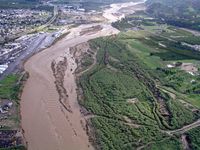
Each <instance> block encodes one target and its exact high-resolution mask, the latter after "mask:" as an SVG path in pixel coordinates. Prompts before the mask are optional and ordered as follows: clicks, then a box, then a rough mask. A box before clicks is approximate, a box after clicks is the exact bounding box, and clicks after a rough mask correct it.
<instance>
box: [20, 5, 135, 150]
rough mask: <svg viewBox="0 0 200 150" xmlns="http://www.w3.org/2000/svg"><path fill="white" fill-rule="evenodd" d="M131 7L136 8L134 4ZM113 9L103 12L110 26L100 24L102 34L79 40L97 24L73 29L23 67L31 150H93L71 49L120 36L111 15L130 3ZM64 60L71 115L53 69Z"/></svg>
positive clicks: (24, 112) (23, 105) (25, 124)
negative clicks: (82, 112) (113, 24)
mask: <svg viewBox="0 0 200 150" xmlns="http://www.w3.org/2000/svg"><path fill="white" fill-rule="evenodd" d="M129 4H130V5H133V3H129ZM113 6H114V7H115V5H111V8H109V9H110V10H109V9H106V10H105V12H104V17H105V18H107V19H108V22H107V23H100V24H99V25H101V26H102V27H103V29H102V30H100V31H97V32H96V33H93V34H89V35H88V34H86V35H82V36H80V35H79V33H80V32H81V30H82V29H84V28H88V27H92V26H94V24H88V25H81V26H79V27H76V28H73V29H71V30H70V34H68V35H67V36H66V37H65V38H63V39H61V40H60V41H58V42H57V43H56V44H55V45H53V46H51V47H49V48H47V49H45V50H43V51H41V52H39V53H37V54H36V55H34V56H32V57H31V58H29V60H28V61H27V62H26V63H25V64H24V68H25V70H26V71H27V72H29V75H30V76H29V78H28V80H27V82H26V84H25V86H24V89H23V92H22V96H21V109H20V110H21V116H22V128H23V130H24V136H25V139H26V141H27V143H28V150H66V149H69V150H79V149H81V150H87V149H94V148H93V147H92V145H91V143H90V142H89V138H88V135H87V134H86V131H85V130H84V128H83V126H84V125H85V119H84V117H83V116H82V114H81V113H80V106H79V104H78V101H77V93H76V89H77V86H76V80H75V76H74V70H75V69H76V67H77V66H76V63H75V59H74V57H73V55H72V54H71V53H70V52H69V48H70V47H73V46H75V45H77V44H80V43H83V42H87V41H88V40H90V39H94V38H97V37H101V36H108V35H112V34H117V33H119V31H118V30H117V29H115V28H113V27H112V26H111V25H110V23H111V22H112V21H116V18H115V16H113V17H112V15H113V14H115V13H117V11H118V10H119V9H120V8H123V7H127V6H129V5H128V3H126V4H121V5H118V4H117V9H116V7H115V8H114V7H113ZM113 8H114V9H113ZM122 15H123V14H122ZM113 18H115V19H113ZM118 19H120V18H118ZM63 57H66V58H67V69H66V71H65V76H64V83H63V85H64V88H65V90H66V92H67V95H68V101H69V105H70V107H71V110H72V112H69V111H67V110H65V109H64V108H63V106H62V105H61V103H60V102H59V94H58V92H57V89H56V86H55V83H54V81H55V78H54V75H53V72H52V67H51V64H52V62H53V61H59V60H61V59H62V58H63Z"/></svg>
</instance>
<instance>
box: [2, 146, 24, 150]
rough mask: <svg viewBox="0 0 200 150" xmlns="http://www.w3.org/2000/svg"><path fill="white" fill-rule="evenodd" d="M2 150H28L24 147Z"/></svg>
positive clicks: (3, 149) (4, 149)
mask: <svg viewBox="0 0 200 150" xmlns="http://www.w3.org/2000/svg"><path fill="white" fill-rule="evenodd" d="M0 150H26V148H25V147H24V146H17V147H13V148H0Z"/></svg>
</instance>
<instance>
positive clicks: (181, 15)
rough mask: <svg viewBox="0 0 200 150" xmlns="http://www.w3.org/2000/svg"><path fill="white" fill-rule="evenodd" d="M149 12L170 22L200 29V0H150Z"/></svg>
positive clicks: (148, 3) (161, 19) (148, 2)
mask: <svg viewBox="0 0 200 150" xmlns="http://www.w3.org/2000/svg"><path fill="white" fill-rule="evenodd" d="M146 4H147V13H149V14H150V15H151V16H153V17H156V18H158V19H159V20H160V21H164V22H166V23H168V24H171V25H175V26H179V27H185V28H190V29H195V30H200V26H199V24H200V15H199V13H200V1H199V0H148V1H147V2H146Z"/></svg>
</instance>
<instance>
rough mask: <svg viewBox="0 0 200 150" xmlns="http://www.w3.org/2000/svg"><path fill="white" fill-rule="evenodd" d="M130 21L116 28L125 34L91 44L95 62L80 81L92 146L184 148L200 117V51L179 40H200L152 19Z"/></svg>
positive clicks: (123, 21)
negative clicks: (138, 22) (90, 130)
mask: <svg viewBox="0 0 200 150" xmlns="http://www.w3.org/2000/svg"><path fill="white" fill-rule="evenodd" d="M140 15H141V14H140ZM142 15H143V14H142ZM126 19H127V18H125V19H124V20H122V23H119V24H117V23H116V24H113V26H115V27H117V26H118V29H123V31H125V32H121V33H120V34H119V35H115V36H110V37H105V38H98V39H95V40H92V41H90V47H91V49H93V50H94V51H97V56H96V59H97V63H96V65H94V66H93V67H92V69H90V70H89V71H87V72H86V73H84V74H83V75H82V76H81V77H80V80H79V86H80V87H81V89H82V90H83V98H82V99H81V100H80V103H81V105H83V106H84V107H85V108H86V109H87V111H88V118H89V121H90V124H91V127H92V130H93V132H94V133H95V134H92V135H96V136H95V137H93V138H94V139H93V141H95V143H94V144H95V145H97V148H98V149H119V150H120V149H152V150H156V149H159V150H160V149H162V150H165V149H166V147H167V149H183V147H184V146H185V145H184V143H183V142H182V136H183V134H186V132H188V133H190V127H189V128H188V125H189V126H190V124H192V123H194V122H198V119H199V117H200V111H199V109H200V99H199V96H198V95H199V92H200V82H199V81H200V77H199V73H200V70H199V67H200V61H199V59H200V52H199V51H197V50H193V49H192V48H191V47H189V46H186V45H182V44H181V42H182V41H184V40H185V41H184V42H188V41H187V39H186V38H185V37H182V35H184V36H187V37H189V38H192V39H193V40H191V43H190V44H194V43H195V44H198V42H199V41H198V37H195V36H194V35H192V34H191V33H189V32H187V31H184V30H181V29H178V28H175V27H172V26H168V25H165V24H158V23H157V22H155V21H152V20H151V19H150V20H151V24H150V23H148V22H147V21H146V23H145V24H143V23H141V24H140V26H138V25H135V22H134V23H131V24H130V18H129V19H127V20H126ZM147 19H148V20H149V18H147ZM131 22H132V21H131ZM127 24H128V25H127ZM133 25H134V26H133ZM171 33H172V34H171ZM172 35H173V36H174V37H170V36H172ZM176 36H179V37H178V38H176ZM83 59H84V58H83ZM85 59H87V58H85ZM85 61H86V60H84V61H83V62H85ZM83 65H84V64H83ZM87 67H88V65H87V66H86V68H87ZM181 128H183V130H184V132H182V130H177V129H181ZM195 129H196V128H195ZM191 131H192V130H191ZM191 134H192V133H191ZM194 136H195V135H194ZM187 142H188V143H187V144H188V145H189V146H190V147H191V145H192V144H191V143H190V141H189V140H187ZM193 142H194V143H195V142H196V139H195V137H194V140H193ZM195 144H196V143H195ZM195 144H193V145H195Z"/></svg>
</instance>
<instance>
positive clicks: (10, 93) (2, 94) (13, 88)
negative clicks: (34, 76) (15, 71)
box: [0, 75, 20, 99]
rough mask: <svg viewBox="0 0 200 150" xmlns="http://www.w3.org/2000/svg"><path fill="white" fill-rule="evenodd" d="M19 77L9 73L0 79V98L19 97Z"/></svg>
mask: <svg viewBox="0 0 200 150" xmlns="http://www.w3.org/2000/svg"><path fill="white" fill-rule="evenodd" d="M18 79H19V77H18V76H17V75H9V76H7V77H5V79H3V80H1V81H0V98H4V99H17V97H18V93H19V88H20V87H19V85H17V84H16V83H17V81H18Z"/></svg>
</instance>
